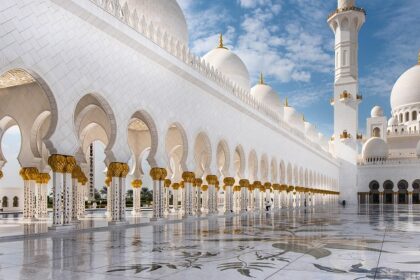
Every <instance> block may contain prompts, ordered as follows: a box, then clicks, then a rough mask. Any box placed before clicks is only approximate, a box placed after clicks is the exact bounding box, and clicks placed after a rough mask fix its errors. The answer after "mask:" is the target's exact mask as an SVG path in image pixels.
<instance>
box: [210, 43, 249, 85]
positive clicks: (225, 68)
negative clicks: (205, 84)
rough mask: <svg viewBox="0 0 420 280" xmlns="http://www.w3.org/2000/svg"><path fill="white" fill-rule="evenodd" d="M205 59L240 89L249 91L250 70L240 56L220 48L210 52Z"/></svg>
mask: <svg viewBox="0 0 420 280" xmlns="http://www.w3.org/2000/svg"><path fill="white" fill-rule="evenodd" d="M203 59H204V60H205V61H206V62H207V63H209V64H210V65H211V66H213V67H214V68H215V69H217V70H219V71H220V72H221V73H223V74H224V75H226V77H228V78H229V79H231V80H232V81H233V82H235V83H236V84H237V85H238V86H239V87H241V88H243V89H249V87H250V84H251V82H250V78H249V72H248V69H247V68H246V66H245V63H244V62H243V61H242V60H241V59H240V58H239V56H237V55H236V54H234V53H233V52H231V51H230V50H228V49H226V48H224V47H219V48H217V49H214V50H212V51H210V52H208V53H207V54H206V55H205V56H204V57H203Z"/></svg>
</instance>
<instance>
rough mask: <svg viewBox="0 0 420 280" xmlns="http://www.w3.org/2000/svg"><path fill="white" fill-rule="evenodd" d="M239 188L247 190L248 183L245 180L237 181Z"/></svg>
mask: <svg viewBox="0 0 420 280" xmlns="http://www.w3.org/2000/svg"><path fill="white" fill-rule="evenodd" d="M239 186H241V188H248V187H249V181H248V180H246V179H242V180H239Z"/></svg>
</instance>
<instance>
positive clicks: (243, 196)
mask: <svg viewBox="0 0 420 280" xmlns="http://www.w3.org/2000/svg"><path fill="white" fill-rule="evenodd" d="M239 186H240V187H241V191H240V198H239V204H240V211H241V213H246V212H247V207H248V193H247V192H248V187H249V181H248V180H246V179H242V180H240V181H239Z"/></svg>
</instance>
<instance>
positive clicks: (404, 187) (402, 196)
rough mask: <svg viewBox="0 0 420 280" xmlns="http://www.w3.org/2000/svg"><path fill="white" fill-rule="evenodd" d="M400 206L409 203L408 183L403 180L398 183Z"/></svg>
mask: <svg viewBox="0 0 420 280" xmlns="http://www.w3.org/2000/svg"><path fill="white" fill-rule="evenodd" d="M397 186H398V204H407V203H408V182H407V181H406V180H401V181H399V182H398V185H397Z"/></svg>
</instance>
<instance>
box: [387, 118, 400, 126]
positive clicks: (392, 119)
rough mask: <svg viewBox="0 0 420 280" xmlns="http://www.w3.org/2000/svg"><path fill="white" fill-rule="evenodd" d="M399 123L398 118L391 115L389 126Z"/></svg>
mask: <svg viewBox="0 0 420 280" xmlns="http://www.w3.org/2000/svg"><path fill="white" fill-rule="evenodd" d="M397 125H398V119H397V118H394V117H391V118H390V119H389V120H388V126H397Z"/></svg>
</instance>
